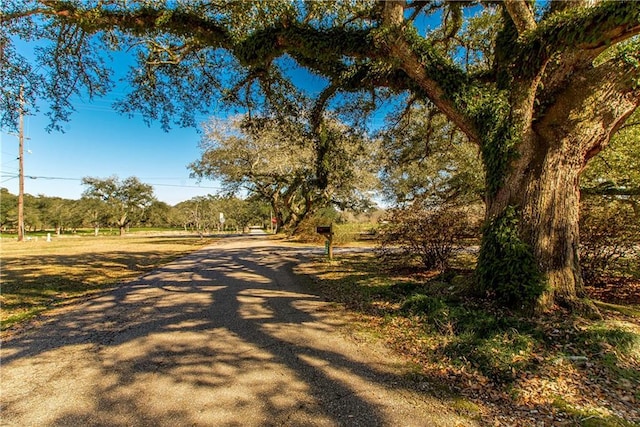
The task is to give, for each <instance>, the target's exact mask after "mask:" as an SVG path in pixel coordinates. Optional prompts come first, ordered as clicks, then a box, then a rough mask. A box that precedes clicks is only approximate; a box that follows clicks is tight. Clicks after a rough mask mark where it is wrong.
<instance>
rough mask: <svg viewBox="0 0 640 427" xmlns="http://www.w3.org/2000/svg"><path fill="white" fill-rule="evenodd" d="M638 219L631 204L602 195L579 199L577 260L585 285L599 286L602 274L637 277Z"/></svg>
mask: <svg viewBox="0 0 640 427" xmlns="http://www.w3.org/2000/svg"><path fill="white" fill-rule="evenodd" d="M639 244H640V218H638V215H637V214H636V212H635V211H634V209H633V206H632V204H631V203H627V202H626V201H623V200H617V199H615V198H607V197H605V196H590V197H587V198H585V199H584V200H583V203H582V205H581V212H580V261H581V267H582V276H583V279H584V281H585V283H587V284H590V285H596V286H597V285H601V284H602V283H603V277H604V276H606V275H620V274H621V273H625V272H626V273H633V274H636V275H637V274H638V273H639V272H638V271H637V267H636V271H632V269H631V268H630V267H631V266H633V265H635V266H637V265H638V259H639V258H640V247H639Z"/></svg>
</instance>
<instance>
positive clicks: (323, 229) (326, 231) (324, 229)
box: [316, 225, 333, 260]
mask: <svg viewBox="0 0 640 427" xmlns="http://www.w3.org/2000/svg"><path fill="white" fill-rule="evenodd" d="M316 233H318V234H322V235H323V236H324V237H325V238H326V239H327V240H326V241H325V244H324V253H325V255H328V256H329V259H330V260H332V259H333V225H328V226H326V225H325V226H319V227H316Z"/></svg>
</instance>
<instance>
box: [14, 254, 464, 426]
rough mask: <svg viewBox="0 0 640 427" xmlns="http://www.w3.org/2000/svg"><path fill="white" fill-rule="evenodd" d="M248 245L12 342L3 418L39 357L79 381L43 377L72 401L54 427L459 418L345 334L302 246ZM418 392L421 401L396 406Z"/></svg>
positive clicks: (119, 293)
mask: <svg viewBox="0 0 640 427" xmlns="http://www.w3.org/2000/svg"><path fill="white" fill-rule="evenodd" d="M248 246H249V247H242V245H240V247H236V248H235V249H234V248H230V249H224V248H209V249H208V250H205V251H200V252H197V253H195V254H192V255H190V256H187V257H185V258H182V259H180V260H178V261H176V262H173V263H171V264H169V265H167V266H165V267H163V268H161V269H159V270H155V271H154V272H152V273H150V274H147V275H146V276H144V277H142V278H141V279H140V280H138V281H136V282H133V283H130V284H127V285H125V286H122V287H120V288H118V289H115V290H113V291H112V292H110V293H108V294H106V295H101V296H99V297H96V298H94V299H91V300H88V301H85V302H84V303H83V304H82V305H80V306H75V307H69V308H67V309H65V310H63V311H62V312H59V313H53V314H52V315H51V316H47V317H44V318H43V319H42V320H41V323H40V324H39V325H38V327H37V328H33V329H31V330H30V331H26V332H25V333H22V334H18V335H16V336H15V337H13V338H11V339H9V340H8V341H7V342H5V343H4V345H3V347H4V348H3V350H2V351H3V354H2V356H3V357H2V362H3V365H4V366H3V371H4V372H3V376H4V380H3V383H4V384H8V387H6V388H5V391H4V392H3V395H4V396H3V397H2V400H4V403H3V406H4V409H5V410H4V412H5V416H8V417H9V418H7V421H8V422H11V420H12V419H14V420H24V419H25V418H24V417H27V416H28V414H27V413H26V411H27V408H28V404H27V403H26V402H22V401H20V400H19V399H17V393H14V392H15V391H16V390H18V389H20V385H19V382H20V381H21V377H20V375H21V372H24V371H28V370H29V368H30V367H33V366H35V365H37V366H38V369H41V370H43V371H44V370H47V369H50V370H56V369H57V370H61V371H63V372H64V369H69V371H68V374H69V377H70V378H71V377H72V376H73V377H75V378H76V381H77V383H71V382H70V381H71V379H70V378H69V379H67V380H65V381H69V382H68V383H64V384H63V382H60V381H61V380H60V379H57V380H56V381H59V382H60V384H58V385H56V384H53V385H48V388H49V389H50V388H53V389H54V390H56V389H66V390H71V391H70V392H69V393H70V394H71V395H72V396H73V397H72V396H69V397H70V400H69V401H67V402H64V403H63V404H59V405H57V406H55V405H54V410H50V411H48V412H47V413H46V416H47V417H49V418H48V419H47V421H46V422H45V424H50V425H167V424H172V425H227V426H232V425H367V426H376V425H392V424H395V423H397V422H398V421H399V420H404V421H405V422H403V424H404V425H425V422H428V423H429V425H451V424H455V423H459V422H460V419H455V416H454V415H453V414H451V413H448V412H447V411H446V410H445V407H444V405H443V404H441V403H437V402H434V401H430V400H429V398H428V397H426V396H423V397H417V396H418V395H414V394H411V393H412V391H411V390H410V387H408V384H407V383H406V381H405V379H404V378H403V377H402V376H401V375H399V374H397V373H395V372H393V370H392V369H391V368H390V366H388V365H387V364H386V363H385V361H384V359H383V358H381V357H377V358H376V357H373V358H371V357H369V355H367V354H366V352H367V347H364V346H358V345H357V344H355V343H353V342H351V341H349V340H345V339H343V337H341V336H340V333H339V330H340V329H341V328H342V327H343V326H344V322H345V321H346V320H345V319H340V318H338V317H336V316H334V315H333V314H332V313H331V311H330V310H329V309H328V306H327V304H326V303H324V302H323V301H322V300H321V299H320V298H319V297H318V296H317V295H314V294H313V293H311V292H310V291H309V290H308V289H305V288H304V287H302V286H301V285H300V284H299V283H297V281H296V279H295V277H294V276H293V275H292V274H291V266H292V265H293V264H295V263H296V262H297V261H298V259H299V257H300V256H301V254H300V251H299V250H298V249H295V248H283V247H276V248H274V247H266V246H265V247H261V246H256V247H251V245H248ZM70 352H74V354H75V355H76V356H77V357H75V356H74V357H69V356H68V354H69V353H70ZM371 361H373V364H372V362H371ZM38 369H36V371H38ZM38 372H39V371H38ZM72 374H73V375H72ZM74 384H76V385H74ZM3 387H4V386H3ZM36 391H37V390H36ZM40 392H42V391H40ZM12 394H13V395H12ZM409 395H410V396H411V397H410V398H411V399H418V400H420V402H418V401H414V405H413V406H414V408H411V405H409V406H408V407H407V408H405V407H401V406H400V404H399V402H401V401H406V399H407V396H409ZM40 399H42V400H43V401H42V402H41V403H42V404H43V406H47V405H48V406H49V407H50V406H51V405H52V403H48V401H49V400H51V402H54V400H52V399H53V397H51V396H41V397H40ZM425 405H426V406H427V407H429V408H430V410H431V412H432V413H429V411H425V410H424V407H425ZM416 408H418V409H417V410H416ZM32 409H33V407H32ZM390 414H391V415H390ZM416 414H419V416H418V418H416ZM43 416H45V415H43ZM463 421H464V420H463ZM465 423H466V422H465ZM469 423H470V422H469Z"/></svg>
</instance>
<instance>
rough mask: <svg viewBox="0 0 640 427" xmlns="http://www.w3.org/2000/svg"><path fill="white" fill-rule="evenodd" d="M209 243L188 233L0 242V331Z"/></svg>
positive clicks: (123, 280) (133, 276) (207, 240)
mask: <svg viewBox="0 0 640 427" xmlns="http://www.w3.org/2000/svg"><path fill="white" fill-rule="evenodd" d="M212 241H213V239H200V238H198V237H195V236H193V237H192V236H188V235H177V234H167V235H148V234H145V235H142V234H135V233H134V234H130V235H127V236H123V237H119V236H117V237H112V236H100V237H94V236H82V237H79V236H63V237H53V238H52V240H51V241H50V242H47V241H46V239H45V238H38V239H35V238H34V239H32V240H29V241H25V242H17V241H16V240H14V239H7V238H3V239H2V241H1V242H0V284H1V291H0V304H1V307H2V310H1V311H0V324H1V327H2V329H3V330H4V329H6V328H8V327H10V326H11V325H13V324H15V323H17V322H20V321H22V320H25V319H28V318H31V317H33V316H35V315H36V314H38V313H40V312H42V311H44V310H46V309H47V308H50V307H52V306H56V305H57V304H60V303H61V302H64V301H66V300H68V299H70V298H76V297H81V296H85V295H89V294H92V293H96V292H101V291H104V290H105V289H108V288H110V287H113V286H117V285H118V284H119V283H122V282H126V281H128V280H132V279H134V278H136V277H138V276H139V275H141V274H142V273H145V272H147V271H150V270H152V269H154V268H156V267H158V266H160V265H162V264H166V263H167V262H169V261H171V260H173V259H175V258H177V257H180V256H182V255H185V254H187V253H190V252H193V251H194V250H196V249H198V248H201V247H203V246H205V245H207V244H210V243H211V242H212Z"/></svg>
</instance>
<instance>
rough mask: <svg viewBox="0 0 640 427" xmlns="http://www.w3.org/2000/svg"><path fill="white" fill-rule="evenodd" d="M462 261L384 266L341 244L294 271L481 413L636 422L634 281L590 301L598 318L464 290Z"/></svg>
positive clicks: (638, 318)
mask: <svg viewBox="0 0 640 427" xmlns="http://www.w3.org/2000/svg"><path fill="white" fill-rule="evenodd" d="M468 265H469V263H468V261H465V262H464V263H462V267H464V268H461V265H458V268H457V269H452V270H450V271H449V272H447V273H446V274H438V273H437V272H430V271H420V270H415V269H414V270H405V271H393V270H389V269H388V268H387V267H388V266H386V265H383V264H382V263H381V262H380V260H379V259H378V258H376V256H375V254H374V253H351V254H340V256H339V257H338V259H337V260H334V261H332V262H329V261H327V260H326V259H325V258H322V257H316V258H315V259H311V260H310V261H308V262H305V263H303V264H301V265H299V266H298V273H300V274H306V275H308V276H310V277H311V278H312V279H313V281H314V283H315V286H316V287H317V288H318V290H319V291H320V292H321V293H322V294H323V296H324V297H325V298H327V299H328V300H330V301H334V302H336V303H338V304H340V305H342V306H343V307H344V308H345V309H347V310H349V311H352V312H353V313H355V314H356V315H357V317H358V318H359V319H360V322H358V324H357V326H354V328H356V332H355V333H358V334H362V335H363V336H364V337H365V339H366V337H372V338H373V339H382V340H384V341H386V343H387V345H389V346H390V347H393V348H394V349H395V350H396V351H398V352H399V353H401V354H403V355H404V356H405V357H406V359H407V361H408V363H410V364H411V365H413V366H415V369H413V371H412V372H413V374H412V375H415V377H416V379H417V380H418V382H419V383H420V384H430V385H431V389H432V390H437V389H439V388H441V387H443V386H445V387H447V388H449V390H450V391H451V392H453V393H455V394H456V395H462V396H463V397H464V398H465V399H467V402H469V404H468V405H467V407H468V408H472V411H475V412H476V413H477V414H476V415H477V417H478V418H482V419H483V420H484V421H486V422H488V423H489V424H491V425H494V424H495V425H523V426H524V425H567V426H573V425H584V426H631V425H640V424H639V423H640V305H638V300H637V298H629V295H630V296H637V295H636V294H637V291H638V289H640V286H636V287H635V288H633V289H631V291H630V292H629V290H625V289H618V291H617V292H615V294H616V295H607V298H606V299H605V300H604V301H602V300H601V301H596V304H597V306H598V307H599V308H600V310H601V312H602V315H603V318H602V319H598V320H593V319H585V318H582V317H579V316H574V315H571V314H569V313H567V312H565V311H562V310H558V311H557V312H555V313H553V314H551V315H548V316H546V317H535V316H530V315H526V314H524V313H518V312H517V311H509V310H505V309H503V308H499V307H496V306H495V305H494V304H493V303H492V302H491V301H488V300H485V299H483V298H481V297H479V296H474V295H473V292H472V286H471V284H472V281H473V277H472V273H471V271H470V270H469V269H468ZM626 285H627V286H632V285H633V284H632V283H627V284H626ZM636 285H637V284H636ZM609 290H610V291H613V289H609ZM590 291H591V294H592V297H594V298H601V299H602V297H603V293H602V292H601V289H590ZM625 298H626V300H625Z"/></svg>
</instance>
